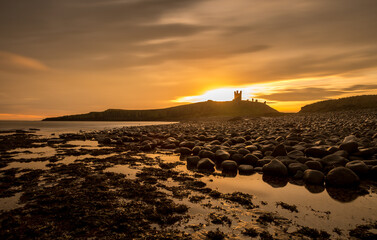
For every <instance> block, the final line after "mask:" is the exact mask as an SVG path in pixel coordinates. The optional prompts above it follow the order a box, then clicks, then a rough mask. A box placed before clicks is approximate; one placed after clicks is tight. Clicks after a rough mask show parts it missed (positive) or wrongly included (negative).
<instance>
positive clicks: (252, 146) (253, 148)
mask: <svg viewBox="0 0 377 240" xmlns="http://www.w3.org/2000/svg"><path fill="white" fill-rule="evenodd" d="M245 148H246V149H247V150H249V151H250V152H253V151H256V150H258V147H257V146H255V145H247V146H246V147H245Z"/></svg>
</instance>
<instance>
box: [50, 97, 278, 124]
mask: <svg viewBox="0 0 377 240" xmlns="http://www.w3.org/2000/svg"><path fill="white" fill-rule="evenodd" d="M278 113H279V112H278V111H277V110H275V109H273V108H271V107H269V106H268V105H266V104H263V103H258V102H250V101H241V102H233V101H232V102H214V101H207V102H199V103H192V104H187V105H182V106H176V107H170V108H163V109H152V110H121V109H108V110H106V111H103V112H90V113H86V114H78V115H69V116H62V117H53V118H46V119H44V120H43V121H176V120H188V119H196V118H205V117H224V116H226V117H239V116H242V117H247V116H266V115H274V114H278Z"/></svg>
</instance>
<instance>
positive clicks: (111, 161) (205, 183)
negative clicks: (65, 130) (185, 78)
mask: <svg viewBox="0 0 377 240" xmlns="http://www.w3.org/2000/svg"><path fill="white" fill-rule="evenodd" d="M375 124H376V114H375V113H374V112H368V111H365V112H364V113H363V115H359V116H347V115H346V114H344V113H327V114H322V115H315V116H312V117H310V116H307V115H305V116H297V115H295V116H292V115H289V116H283V117H276V118H273V119H264V118H258V119H251V120H242V119H241V120H239V121H227V122H219V121H213V122H196V123H194V122H183V123H178V124H174V125H155V126H145V127H142V126H138V127H128V128H118V129H111V130H105V131H97V132H83V133H78V134H63V135H61V136H60V137H59V138H58V137H55V138H50V139H47V138H43V137H42V138H34V137H33V135H32V134H29V133H17V134H14V135H10V136H8V137H5V136H0V137H1V140H2V141H1V142H0V146H1V159H2V162H1V164H2V166H1V168H0V172H1V177H2V181H1V182H2V186H1V189H2V190H3V191H2V194H1V197H2V198H1V199H4V198H5V197H14V196H18V195H15V194H19V195H20V194H21V195H20V196H19V201H20V204H21V205H20V207H18V208H15V209H13V210H10V211H5V212H1V217H0V221H1V223H4V224H5V225H3V226H4V227H3V229H2V230H1V233H0V236H3V237H5V238H10V237H12V236H13V237H15V236H18V237H26V236H34V237H37V238H42V239H44V238H45V239H47V238H51V237H53V236H57V235H58V234H65V235H66V236H68V237H67V238H70V237H73V238H87V237H100V238H109V239H110V238H122V237H123V238H124V237H128V238H129V237H134V238H141V239H149V238H155V239H159V238H165V239H166V238H167V239H169V238H171V239H177V238H181V239H192V238H194V239H202V238H205V237H207V238H209V239H215V237H218V238H220V239H221V236H223V237H224V238H225V237H226V238H230V239H237V238H246V237H248V236H258V235H259V237H260V238H262V239H287V238H289V237H292V238H293V239H295V238H296V239H302V238H325V237H327V238H328V237H329V236H330V235H331V236H333V237H340V238H344V237H346V238H348V237H354V238H360V239H366V237H369V236H375V235H373V234H375V233H374V232H373V231H374V229H376V228H377V219H376V218H375V217H374V216H372V215H373V214H371V216H369V218H370V220H368V221H361V220H360V222H354V224H353V226H352V227H351V228H342V229H341V228H339V229H336V228H334V229H332V230H333V231H329V230H326V231H325V230H323V229H320V228H313V227H310V226H307V224H306V226H302V225H301V224H299V223H297V221H296V222H294V221H292V220H294V216H300V217H303V216H304V215H305V214H307V215H310V216H313V219H317V221H321V218H329V219H331V220H332V221H336V219H337V217H336V216H334V217H332V216H333V215H334V213H326V212H325V211H318V210H316V209H313V210H310V209H309V210H307V209H305V207H304V206H301V205H297V206H296V205H293V204H291V203H290V202H288V203H287V202H285V201H272V200H266V199H268V197H262V195H261V194H260V193H259V195H258V194H257V192H255V194H253V193H245V191H244V190H243V191H237V189H236V188H235V191H234V192H230V191H229V192H225V191H220V190H218V188H219V186H220V184H221V186H222V187H223V186H224V185H226V184H228V183H231V182H232V181H231V180H234V182H237V181H238V183H239V181H240V180H239V179H240V175H239V173H238V171H237V173H236V176H235V175H234V171H229V172H226V171H224V172H222V171H221V167H223V168H224V166H225V167H226V165H224V164H221V162H224V160H228V159H233V161H235V162H236V163H237V165H238V167H239V165H250V166H252V167H253V169H252V170H250V171H251V172H250V175H249V176H245V175H244V176H242V179H250V181H254V180H253V179H255V181H254V183H255V184H257V183H258V182H262V183H263V182H264V183H265V184H266V185H265V186H264V185H263V186H262V188H261V190H260V191H261V192H263V189H266V192H268V191H270V192H271V193H273V192H279V191H280V192H282V193H283V191H282V189H287V184H288V187H289V188H290V189H293V190H294V191H297V192H298V193H301V190H305V187H306V188H308V187H307V186H309V185H307V184H305V181H304V180H303V176H301V178H300V176H298V175H299V174H297V172H298V171H301V170H300V167H302V165H300V164H304V165H305V163H306V162H308V161H318V162H321V164H322V163H324V162H326V161H323V158H325V157H326V156H328V155H332V154H334V153H336V152H337V151H339V150H340V149H339V147H340V145H341V144H342V142H343V141H344V138H346V137H348V136H350V135H353V136H355V138H353V140H354V142H357V144H358V145H357V150H358V151H356V152H354V151H353V150H352V151H350V153H349V154H348V156H347V157H343V155H341V156H342V158H337V159H335V160H334V159H331V161H335V163H334V162H333V163H332V164H340V165H342V164H343V163H348V162H350V161H356V160H357V158H358V159H359V161H362V162H364V163H365V162H367V163H369V164H376V165H377V160H376V152H375V147H376V143H377V139H376V138H375V136H374V134H375V131H376V125H375ZM352 127H353V129H352ZM373 131H374V132H373ZM4 139H6V141H8V142H7V144H4V142H3V141H4ZM367 140H368V141H367ZM75 141H76V142H75ZM80 141H81V142H80ZM96 141H98V143H99V145H96V144H94V142H96ZM83 142H84V143H83ZM85 142H86V143H85ZM80 144H81V145H80ZM82 144H84V145H82ZM85 144H86V145H88V144H89V145H88V146H86V145H85ZM90 144H92V146H91V145H90ZM281 145H283V146H284V149H285V152H284V150H282V149H283V148H281V147H279V148H280V150H279V149H277V147H278V146H281ZM41 147H45V148H48V149H50V148H51V149H54V150H55V153H54V154H51V155H47V156H42V157H38V156H37V157H36V158H30V157H28V155H29V156H30V154H33V152H32V151H31V150H32V149H39V148H41ZM196 147H198V148H196ZM331 147H332V149H330V148H331ZM195 148H196V149H195ZM313 148H314V149H317V150H313ZM334 148H338V149H334ZM17 149H21V150H19V152H17ZM22 149H28V150H27V151H29V152H27V151H26V150H22ZM194 149H195V150H194ZM307 149H311V150H307ZM318 149H322V150H323V151H320V150H318ZM366 149H369V152H368V151H367V150H366ZM370 149H372V150H370ZM198 150H199V151H198ZM218 150H224V151H225V153H224V152H218ZM245 150H247V151H245ZM278 150H279V151H278ZM294 150H296V151H295V152H293V153H292V151H294ZM335 150H337V151H335ZM360 150H361V151H360ZM12 151H13V152H14V153H13V155H12V153H11V152H12ZM326 151H328V152H326ZM333 151H334V152H333ZM276 152H279V153H276ZM300 152H301V153H300ZM360 152H361V153H362V154H361V153H360ZM217 153H218V154H217ZM220 153H221V154H220ZM226 153H228V154H229V156H228V155H227V154H226ZM290 153H291V154H290ZM19 154H21V155H22V154H24V155H25V156H24V157H20V158H17V159H15V158H14V157H15V156H19ZM111 154H112V155H111ZM216 154H217V155H216ZM248 154H252V155H254V156H256V157H257V158H258V159H257V160H255V159H251V157H246V160H245V156H246V155H248ZM179 155H182V158H180V157H179ZM198 155H199V156H200V157H199V159H203V158H204V159H205V158H208V159H209V160H210V161H212V162H213V163H214V164H215V166H212V165H211V164H210V166H212V167H214V168H216V171H214V172H211V171H209V172H207V171H204V172H203V171H199V170H198V169H197V168H196V167H197V166H198V165H196V166H195V167H194V168H191V166H190V167H189V166H188V165H190V163H192V161H194V162H195V161H198V159H197V158H195V156H198ZM272 155H275V156H273V157H272ZM322 155H323V156H322ZM166 156H170V158H169V157H166ZM320 156H321V157H320ZM364 156H366V157H364ZM190 157H191V160H190V159H189V158H190ZM249 158H250V159H249ZM303 158H305V159H303ZM343 158H344V159H346V160H347V162H344V159H343ZM364 158H365V159H364ZM220 159H222V160H223V161H221V160H220ZM273 159H277V160H276V161H279V162H282V163H284V165H286V169H287V170H288V171H289V173H287V174H286V175H285V176H284V177H283V178H281V177H280V178H277V176H274V174H272V176H270V177H267V176H268V174H267V172H266V171H265V170H263V166H264V165H267V164H269V163H271V162H272V160H273ZM210 161H207V162H210ZM238 161H239V162H238ZM245 161H249V162H246V163H249V164H240V163H245ZM289 161H291V162H289ZM336 161H337V162H336ZM13 162H19V163H25V164H28V163H29V164H30V163H35V162H40V163H46V164H45V166H44V167H43V168H36V169H30V170H25V169H23V168H19V169H15V168H7V165H9V164H12V163H13ZM302 162H304V163H302ZM4 163H5V164H7V165H6V166H3V165H4ZM187 163H189V164H187ZM292 163H300V164H296V167H295V168H294V169H295V170H296V172H295V173H294V174H293V172H292V171H293V170H291V169H293V167H291V168H290V167H289V166H290V164H292ZM222 165H223V166H222ZM344 165H345V164H344ZM334 166H335V165H334ZM334 166H332V165H331V166H322V167H323V169H322V170H321V172H324V173H325V174H328V172H329V171H331V169H332V168H334ZM369 166H372V165H369ZM373 166H374V165H373ZM325 167H328V169H325ZM330 168H331V169H330ZM372 168H373V167H368V172H367V173H365V172H364V173H363V174H366V175H365V176H364V175H360V176H359V177H360V178H361V185H360V186H359V187H357V188H354V189H353V190H352V189H346V190H343V191H342V190H339V189H341V188H339V187H332V189H331V190H329V189H330V188H328V187H327V188H325V185H324V183H323V184H322V185H321V184H319V185H318V186H317V187H313V188H310V187H309V189H308V190H305V191H309V192H310V191H311V192H312V193H310V194H314V195H313V196H315V194H320V195H321V194H322V195H323V194H324V193H326V192H324V191H327V192H328V193H329V196H330V197H332V198H333V199H336V201H345V202H348V204H352V202H355V201H356V200H357V199H366V200H365V201H371V200H368V199H373V200H375V199H376V198H377V197H376V192H377V191H376V182H375V180H373V178H372V177H371V176H370V175H369V174H370V171H372V170H371V169H372ZM4 169H6V170H4ZM109 169H110V170H111V169H112V170H113V171H110V170H109ZM114 169H116V171H124V173H125V174H122V173H115V172H114ZM297 169H298V170H297ZM202 170H204V169H202ZM355 171H356V170H355ZM275 173H276V172H275ZM248 174H249V173H248ZM360 174H361V173H360ZM224 175H226V176H225V177H224ZM296 175H297V176H296ZM367 175H368V176H367ZM262 177H263V178H262ZM216 184H217V187H216ZM240 186H241V185H240ZM321 186H322V187H321ZM231 187H235V186H231ZM267 188H271V189H272V190H271V189H270V190H268V191H267ZM300 189H301V190H300ZM223 190H224V189H223ZM253 191H256V190H255V189H254V190H253ZM330 193H331V195H330ZM322 195H321V196H322ZM368 196H371V197H369V198H367V197H368ZM283 198H284V197H283V195H282V196H281V199H283ZM327 203H328V202H324V204H327ZM275 204H276V206H275ZM310 205H311V204H310V203H309V206H310ZM319 206H320V205H319ZM272 210H273V211H272ZM374 210H375V209H374ZM296 211H297V212H296ZM282 214H283V215H284V216H282ZM301 214H303V215H301ZM315 215H319V217H318V216H315ZM314 217H315V218H314ZM362 217H365V218H368V216H362ZM46 220H48V221H46ZM298 221H300V219H298ZM46 222H48V224H46ZM358 225H365V226H363V227H358ZM290 226H292V227H290ZM232 228H236V229H237V230H232ZM365 229H367V230H365ZM368 229H372V230H373V231H368ZM22 234H27V235H22ZM29 234H31V235H29ZM33 234H34V235H33ZM366 234H367V235H366ZM368 234H369V235H368Z"/></svg>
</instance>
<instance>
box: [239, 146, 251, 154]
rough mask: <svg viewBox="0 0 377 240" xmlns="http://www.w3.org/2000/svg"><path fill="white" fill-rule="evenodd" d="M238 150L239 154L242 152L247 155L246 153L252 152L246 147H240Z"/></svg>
mask: <svg viewBox="0 0 377 240" xmlns="http://www.w3.org/2000/svg"><path fill="white" fill-rule="evenodd" d="M237 152H238V153H239V154H242V155H246V154H248V153H250V151H249V150H247V149H246V148H240V149H238V151H237Z"/></svg>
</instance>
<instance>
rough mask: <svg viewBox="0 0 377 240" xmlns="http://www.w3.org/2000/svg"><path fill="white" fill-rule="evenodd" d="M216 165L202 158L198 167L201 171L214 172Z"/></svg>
mask: <svg viewBox="0 0 377 240" xmlns="http://www.w3.org/2000/svg"><path fill="white" fill-rule="evenodd" d="M215 166H216V164H215V163H214V162H213V161H212V160H211V159H209V158H202V159H200V160H199V162H198V164H197V165H196V167H197V168H198V169H199V170H205V171H214V170H215Z"/></svg>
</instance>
